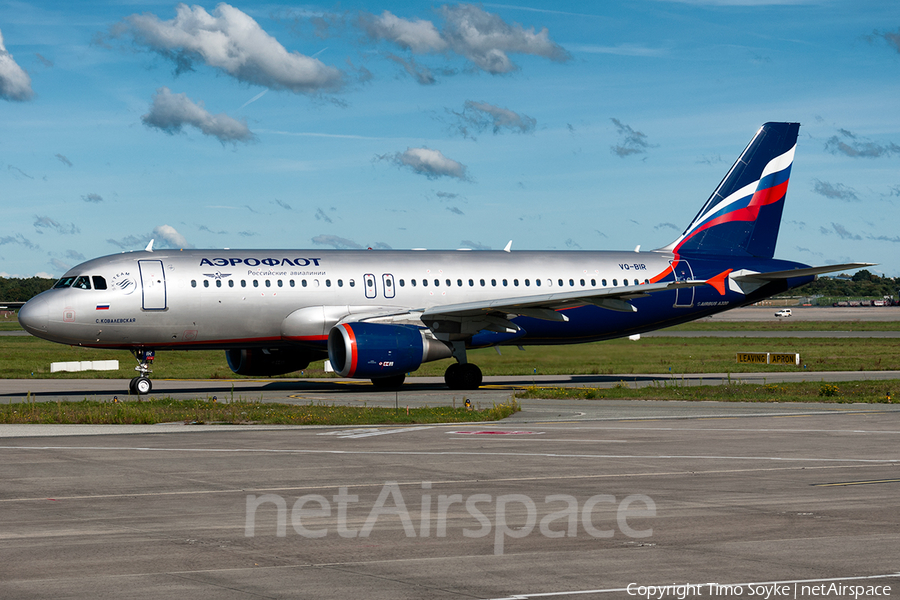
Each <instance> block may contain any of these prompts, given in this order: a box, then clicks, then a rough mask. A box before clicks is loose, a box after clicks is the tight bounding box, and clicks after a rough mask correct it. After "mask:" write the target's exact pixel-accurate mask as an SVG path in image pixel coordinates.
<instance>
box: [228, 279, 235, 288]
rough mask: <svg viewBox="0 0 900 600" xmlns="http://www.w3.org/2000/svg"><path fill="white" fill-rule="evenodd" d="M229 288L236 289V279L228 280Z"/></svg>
mask: <svg viewBox="0 0 900 600" xmlns="http://www.w3.org/2000/svg"><path fill="white" fill-rule="evenodd" d="M228 287H234V279H229V280H228Z"/></svg>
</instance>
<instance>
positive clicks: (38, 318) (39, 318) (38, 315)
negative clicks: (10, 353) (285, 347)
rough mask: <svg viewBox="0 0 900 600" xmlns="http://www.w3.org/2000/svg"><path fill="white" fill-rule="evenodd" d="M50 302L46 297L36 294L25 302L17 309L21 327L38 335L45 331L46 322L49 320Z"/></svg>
mask: <svg viewBox="0 0 900 600" xmlns="http://www.w3.org/2000/svg"><path fill="white" fill-rule="evenodd" d="M49 314H50V302H49V300H48V299H47V298H46V297H42V296H38V297H36V298H32V299H31V300H29V301H28V302H26V303H25V306H23V307H22V308H20V309H19V323H20V324H21V325H22V328H23V329H24V330H25V331H27V332H28V333H30V334H31V335H36V336H38V337H40V336H41V334H45V335H46V333H47V323H48V321H49Z"/></svg>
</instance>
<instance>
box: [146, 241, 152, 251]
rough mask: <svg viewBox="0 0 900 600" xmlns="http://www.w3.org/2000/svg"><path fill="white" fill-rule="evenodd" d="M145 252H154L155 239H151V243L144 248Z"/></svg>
mask: <svg viewBox="0 0 900 600" xmlns="http://www.w3.org/2000/svg"><path fill="white" fill-rule="evenodd" d="M144 252H153V240H150V243H149V244H147V247H146V248H144Z"/></svg>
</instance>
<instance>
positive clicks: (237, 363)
mask: <svg viewBox="0 0 900 600" xmlns="http://www.w3.org/2000/svg"><path fill="white" fill-rule="evenodd" d="M225 357H226V358H227V359H228V366H229V367H230V368H231V370H232V371H234V372H235V373H237V374H238V375H250V376H253V377H267V376H269V375H283V374H284V373H290V372H291V371H299V370H300V369H305V368H306V367H308V366H309V362H310V361H311V360H316V359H317V358H321V357H322V356H321V354H316V353H313V352H310V351H309V350H295V349H293V348H232V349H230V350H226V351H225Z"/></svg>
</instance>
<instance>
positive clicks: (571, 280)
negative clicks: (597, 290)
mask: <svg viewBox="0 0 900 600" xmlns="http://www.w3.org/2000/svg"><path fill="white" fill-rule="evenodd" d="M569 287H575V280H574V279H570V280H569Z"/></svg>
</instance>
